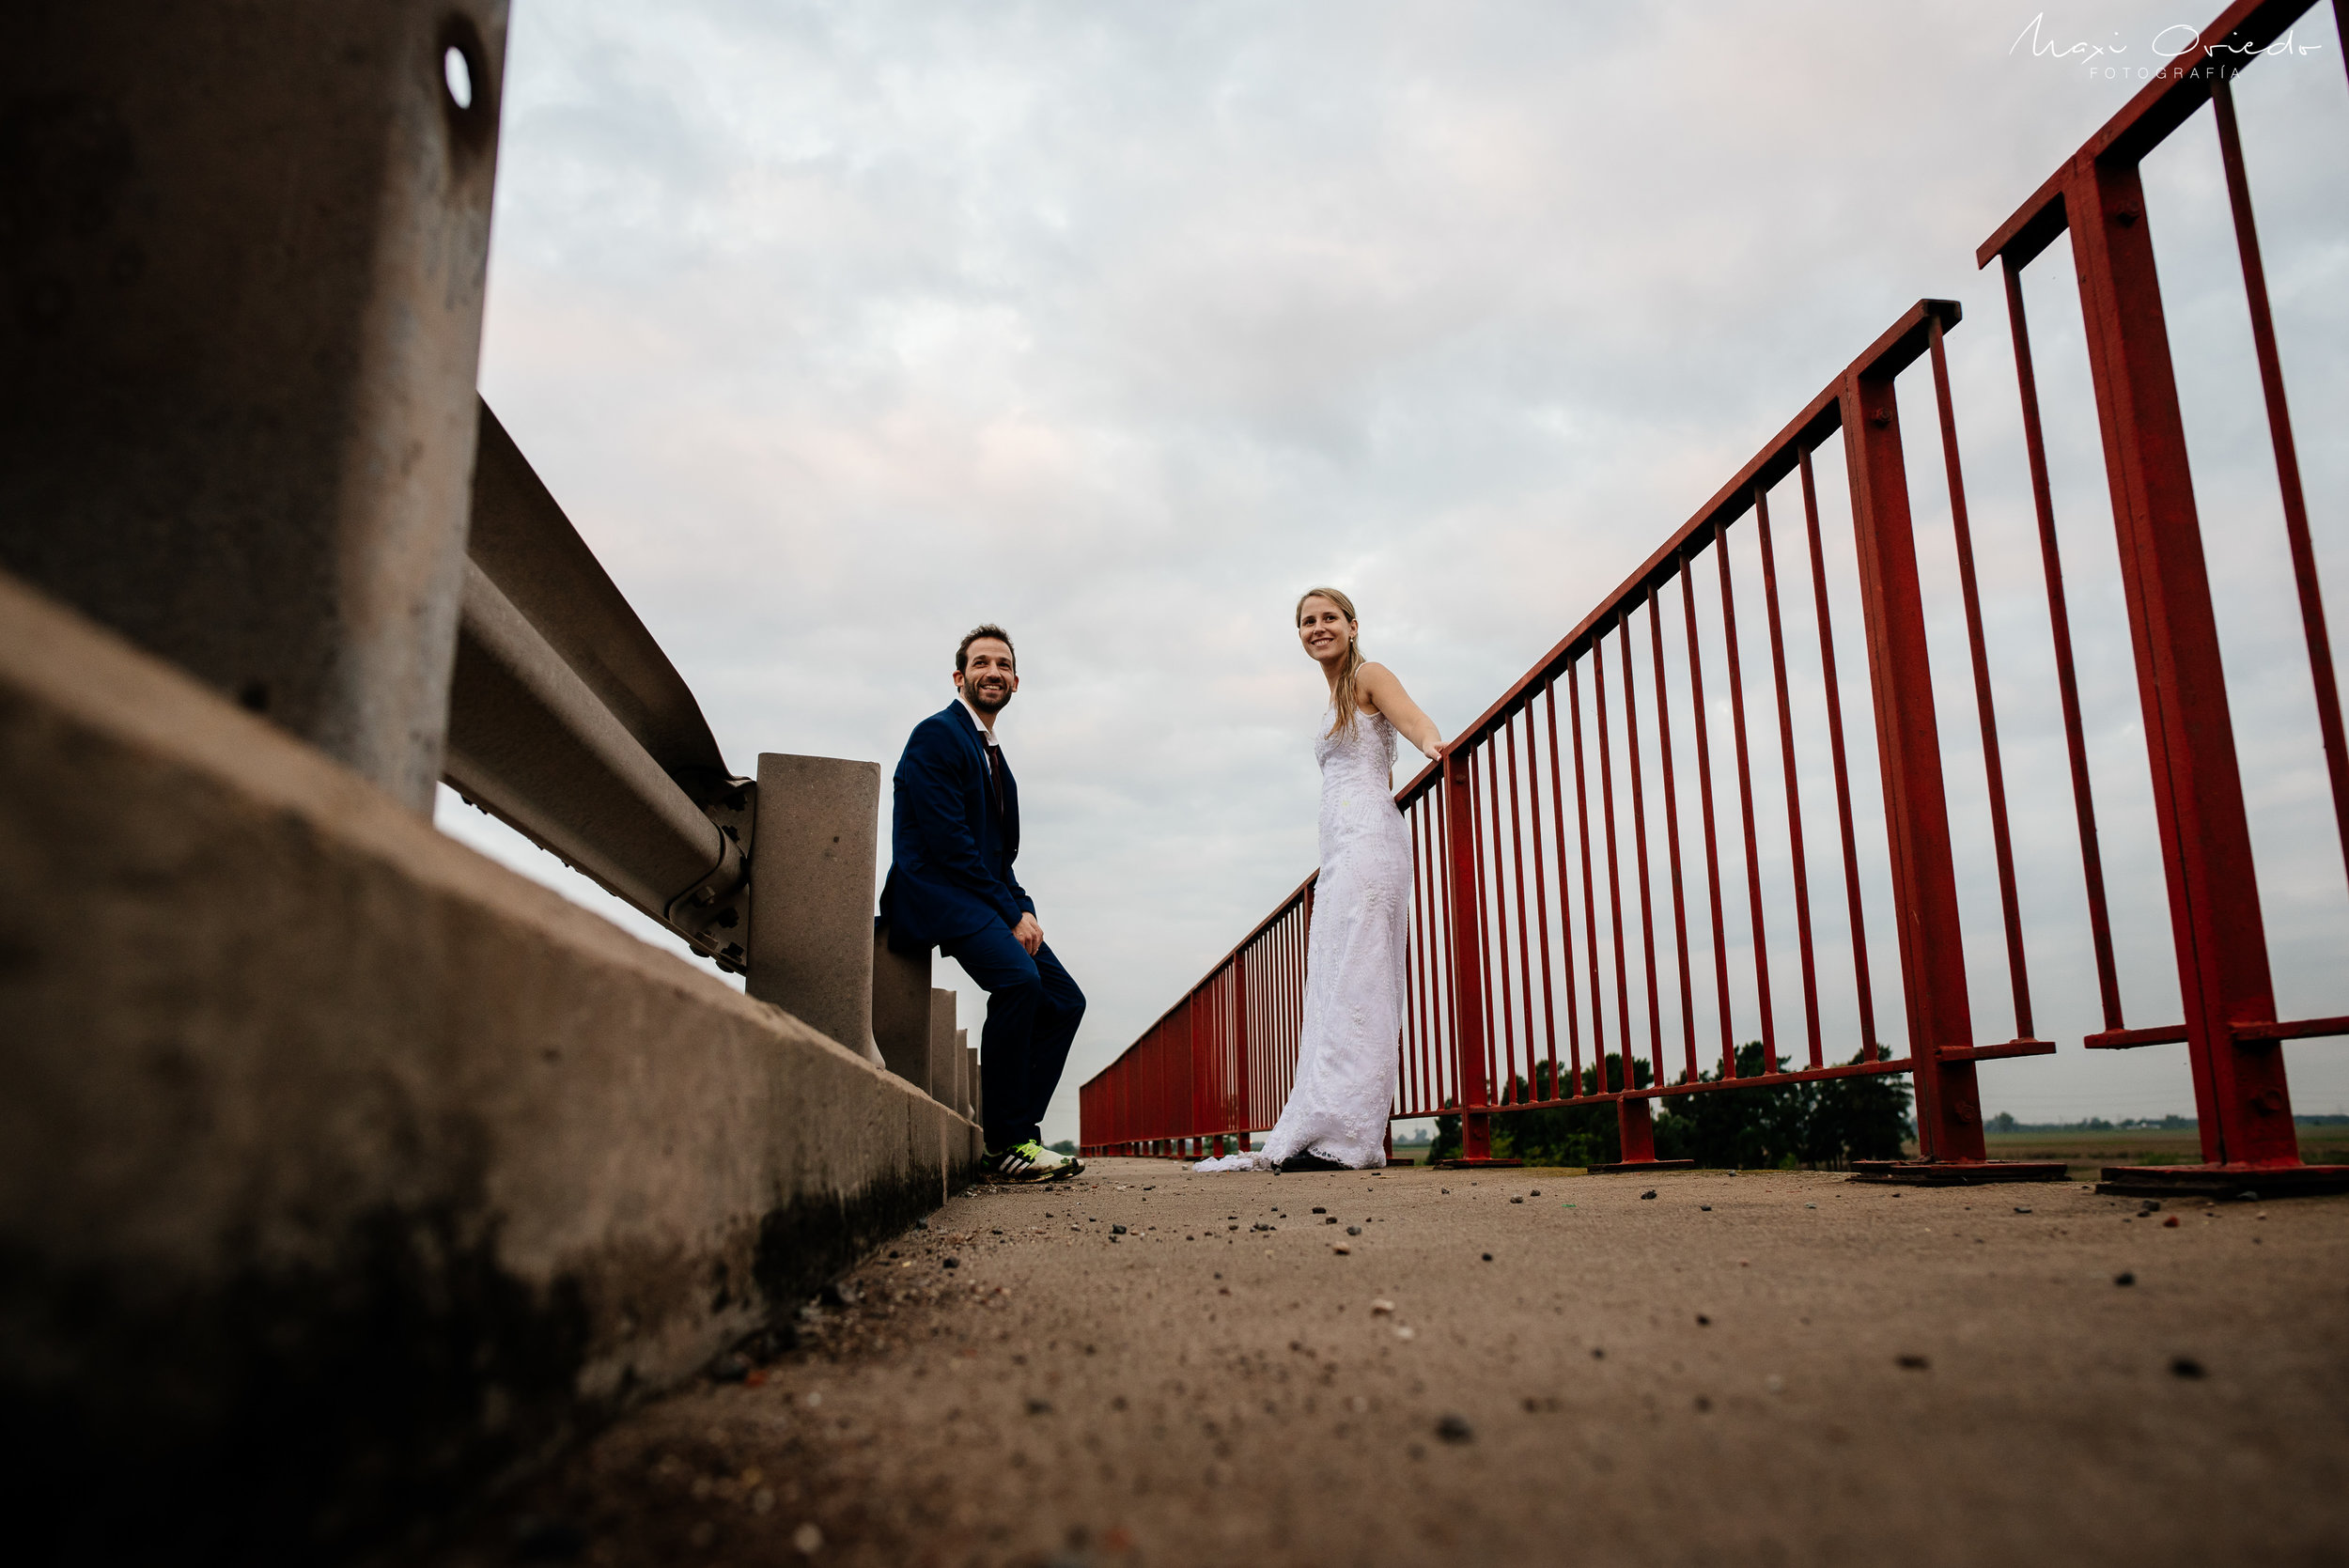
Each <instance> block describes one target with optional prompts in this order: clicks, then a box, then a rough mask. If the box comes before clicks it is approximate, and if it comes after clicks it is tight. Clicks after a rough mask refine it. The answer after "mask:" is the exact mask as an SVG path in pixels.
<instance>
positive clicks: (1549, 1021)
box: [1525, 689, 1558, 1100]
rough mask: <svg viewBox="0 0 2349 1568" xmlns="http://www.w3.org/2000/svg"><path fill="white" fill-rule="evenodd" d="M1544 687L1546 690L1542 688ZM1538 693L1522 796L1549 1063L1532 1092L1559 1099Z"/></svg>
mask: <svg viewBox="0 0 2349 1568" xmlns="http://www.w3.org/2000/svg"><path fill="white" fill-rule="evenodd" d="M1545 690H1547V689H1545ZM1537 695H1538V694H1529V695H1528V696H1527V697H1526V699H1525V769H1526V780H1525V795H1526V800H1527V801H1528V803H1529V804H1530V806H1531V809H1530V810H1529V811H1528V812H1527V813H1526V822H1527V826H1528V827H1529V829H1530V830H1531V831H1532V835H1533V921H1534V928H1535V941H1534V947H1535V950H1536V951H1537V952H1539V953H1540V954H1541V955H1542V1038H1543V1050H1544V1055H1545V1059H1546V1060H1547V1062H1548V1066H1549V1087H1548V1089H1547V1090H1546V1091H1543V1092H1542V1093H1539V1094H1535V1095H1534V1098H1535V1099H1553V1100H1554V1099H1556V1098H1558V1009H1557V1005H1556V1004H1555V1003H1554V1002H1553V1001H1551V999H1550V994H1549V888H1548V882H1547V880H1546V879H1545V877H1544V876H1543V871H1542V765H1541V756H1540V748H1539V746H1538V744H1537V742H1536V737H1535V735H1534V730H1533V704H1534V702H1535V700H1536V697H1537ZM1549 762H1550V777H1551V779H1552V780H1553V781H1554V780H1555V779H1556V778H1557V774H1558V758H1557V755H1556V753H1555V750H1554V749H1553V751H1552V754H1551V756H1550V759H1549ZM1526 987H1527V989H1526V994H1527V996H1528V997H1529V998H1530V997H1531V996H1532V981H1530V980H1529V981H1528V982H1527V983H1526ZM1525 1054H1526V1055H1527V1056H1528V1057H1529V1058H1530V1057H1531V1056H1532V1054H1533V1040H1532V1032H1531V1026H1530V1025H1529V1026H1528V1033H1527V1035H1526V1043H1525Z"/></svg>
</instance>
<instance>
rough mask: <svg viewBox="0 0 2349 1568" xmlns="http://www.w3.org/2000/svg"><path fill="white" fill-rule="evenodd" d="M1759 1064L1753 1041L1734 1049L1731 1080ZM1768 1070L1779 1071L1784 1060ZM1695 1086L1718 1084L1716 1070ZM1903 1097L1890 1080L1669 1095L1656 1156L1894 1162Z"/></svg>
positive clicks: (1711, 1160) (1739, 1163) (1788, 1163)
mask: <svg viewBox="0 0 2349 1568" xmlns="http://www.w3.org/2000/svg"><path fill="white" fill-rule="evenodd" d="M1852 1060H1853V1061H1854V1062H1855V1063H1856V1062H1858V1061H1859V1058H1858V1057H1854V1058H1853V1059H1852ZM1762 1063H1763V1053H1762V1042H1761V1041H1759V1040H1749V1041H1747V1042H1746V1043H1745V1044H1744V1045H1742V1046H1740V1047H1738V1048H1737V1076H1738V1077H1739V1078H1752V1077H1755V1076H1758V1075H1759V1074H1760V1073H1761V1072H1762V1071H1763V1066H1762ZM1776 1067H1777V1070H1778V1071H1780V1072H1784V1071H1786V1070H1787V1063H1786V1059H1785V1058H1784V1057H1780V1058H1779V1059H1778V1061H1777V1063H1776ZM1698 1080H1699V1081H1700V1082H1708V1083H1718V1082H1719V1081H1721V1074H1720V1071H1719V1069H1718V1068H1716V1069H1714V1070H1713V1071H1711V1072H1707V1073H1703V1074H1701V1075H1699V1079H1698ZM1908 1095H1909V1090H1908V1085H1907V1084H1906V1082H1905V1081H1903V1080H1902V1079H1899V1078H1896V1077H1894V1076H1892V1075H1890V1074H1867V1075H1862V1076H1857V1077H1853V1078H1834V1079H1812V1080H1810V1081H1809V1082H1805V1083H1780V1084H1770V1085H1766V1086H1762V1087H1757V1088H1752V1089H1720V1090H1714V1091H1710V1092H1707V1093H1705V1094H1675V1095H1673V1096H1672V1098H1670V1099H1669V1100H1667V1101H1666V1102H1665V1106H1664V1114H1662V1115H1660V1116H1658V1117H1657V1119H1656V1152H1657V1154H1658V1155H1661V1156H1663V1157H1667V1158H1674V1159H1693V1160H1695V1161H1696V1162H1697V1163H1698V1164H1699V1165H1711V1166H1728V1167H1732V1168H1735V1169H1739V1170H1768V1169H1774V1168H1775V1169H1783V1170H1793V1169H1796V1168H1797V1167H1803V1166H1808V1167H1811V1168H1813V1169H1827V1170H1837V1171H1840V1170H1845V1169H1848V1168H1849V1166H1850V1165H1851V1162H1852V1161H1853V1160H1855V1159H1898V1158H1899V1157H1901V1144H1902V1142H1903V1141H1905V1140H1906V1139H1907V1138H1908V1137H1909V1136H1910V1135H1911V1134H1912V1133H1913V1131H1914V1130H1915V1129H1914V1126H1913V1124H1911V1122H1910V1121H1909V1118H1908Z"/></svg>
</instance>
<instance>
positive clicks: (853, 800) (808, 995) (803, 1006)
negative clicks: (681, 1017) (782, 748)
mask: <svg viewBox="0 0 2349 1568" xmlns="http://www.w3.org/2000/svg"><path fill="white" fill-rule="evenodd" d="M880 776H881V775H880V764H879V763H878V762H854V761H849V760H846V759H843V758H840V757H808V756H784V755H780V754H777V753H771V752H763V753H759V758H758V812H759V816H760V818H761V820H760V823H759V830H758V864H757V870H756V871H755V873H754V876H753V877H752V881H751V958H750V964H749V966H748V970H747V974H746V976H745V979H746V982H747V985H748V987H749V990H750V993H751V995H753V996H754V997H759V998H761V999H763V1000H765V1001H771V1002H773V1003H775V1004H776V1005H777V1006H779V1007H785V1008H788V1009H789V1010H790V1011H791V1012H792V1013H794V1014H796V1015H797V1016H798V1017H802V1018H805V1019H806V1020H807V1021H808V1022H809V1023H810V1024H812V1025H814V1026H815V1027H816V1028H817V1030H818V1031H819V1032H822V1033H825V1034H828V1035H830V1036H831V1037H832V1038H833V1039H835V1040H838V1041H839V1042H841V1043H842V1044H843V1045H845V1046H847V1047H848V1048H850V1049H852V1050H854V1051H856V1052H858V1053H859V1054H860V1055H862V1056H863V1057H864V1059H865V1060H866V1061H868V1062H870V1063H872V1064H873V1065H874V1066H876V1067H883V1066H886V1065H887V1063H886V1061H885V1060H884V1059H883V1057H882V1056H881V1052H880V1047H879V1045H878V1044H876V1043H875V1040H874V1037H873V905H874V902H875V894H876V891H877V890H876V889H875V888H874V886H873V853H874V846H875V844H876V842H877V835H878V834H879V831H880V827H879V823H880Z"/></svg>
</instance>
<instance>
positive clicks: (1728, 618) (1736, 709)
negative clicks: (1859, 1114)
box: [1713, 528, 1778, 1073]
mask: <svg viewBox="0 0 2349 1568" xmlns="http://www.w3.org/2000/svg"><path fill="white" fill-rule="evenodd" d="M1713 550H1714V554H1715V555H1716V557H1717V558H1718V563H1719V567H1720V573H1721V642H1722V644H1723V645H1724V646H1725V647H1726V648H1727V649H1728V650H1729V717H1730V733H1731V734H1732V735H1734V736H1735V737H1736V742H1737V808H1738V810H1739V812H1740V813H1741V814H1742V815H1743V819H1744V822H1745V828H1746V903H1747V913H1748V917H1749V919H1750V922H1751V924H1752V927H1753V989H1754V995H1755V997H1756V998H1757V999H1758V1000H1759V1002H1760V1005H1761V1008H1762V1070H1763V1071H1764V1072H1766V1073H1774V1072H1776V1071H1778V1019H1777V1014H1776V1009H1775V1008H1774V1007H1773V1005H1772V1003H1771V1001H1770V941H1769V933H1768V931H1767V930H1766V928H1765V926H1764V925H1763V922H1762V859H1761V854H1760V851H1759V850H1758V848H1757V847H1756V843H1755V838H1754V831H1753V764H1752V759H1751V758H1750V755H1749V754H1748V753H1747V751H1746V687H1745V677H1744V675H1743V673H1742V663H1741V661H1740V660H1739V659H1738V657H1737V600H1736V598H1735V594H1734V593H1733V592H1732V591H1731V588H1730V583H1729V531H1728V530H1727V529H1726V528H1724V529H1723V530H1722V531H1721V534H1720V536H1719V538H1718V539H1716V540H1715V541H1714V546H1713Z"/></svg>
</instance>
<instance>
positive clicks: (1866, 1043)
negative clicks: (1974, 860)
mask: <svg viewBox="0 0 2349 1568" xmlns="http://www.w3.org/2000/svg"><path fill="white" fill-rule="evenodd" d="M1799 461H1800V464H1801V468H1802V519H1803V526H1804V527H1805V529H1806V530H1807V531H1808V532H1809V534H1810V539H1811V592H1812V598H1814V599H1815V600H1816V601H1817V605H1818V612H1819V674H1820V676H1821V679H1822V681H1823V682H1824V684H1825V685H1826V688H1827V739H1828V753H1829V754H1830V755H1832V756H1833V758H1834V759H1835V820H1836V825H1837V827H1838V828H1839V829H1840V830H1841V831H1842V834H1843V838H1842V843H1843V895H1844V900H1845V902H1846V903H1848V904H1849V905H1850V906H1851V965H1852V981H1853V986H1854V987H1855V989H1856V990H1857V992H1858V994H1859V1054H1860V1056H1861V1058H1862V1059H1863V1060H1869V1061H1873V1060H1875V1059H1876V1058H1878V1057H1880V1056H1883V1055H1885V1054H1886V1052H1885V1050H1884V1048H1883V1046H1882V1045H1881V1044H1880V1043H1879V1042H1878V1041H1877V1039H1876V1006H1875V989H1874V987H1873V986H1871V985H1870V984H1869V979H1868V926H1867V923H1866V921H1865V920H1863V919H1862V918H1861V913H1860V907H1859V849H1858V847H1857V846H1855V844H1854V842H1853V838H1852V823H1851V773H1850V770H1849V769H1848V768H1846V767H1845V766H1844V762H1843V698H1842V696H1841V695H1840V693H1839V692H1838V690H1837V684H1836V675H1835V629H1834V627H1833V625H1832V624H1831V622H1830V621H1829V619H1828V603H1827V551H1826V549H1825V548H1824V546H1823V545H1822V544H1821V542H1820V538H1819V492H1818V486H1817V485H1816V483H1815V482H1814V481H1813V480H1812V476H1811V451H1810V448H1808V447H1805V448H1804V449H1803V450H1802V453H1801V456H1800V459H1799Z"/></svg>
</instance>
